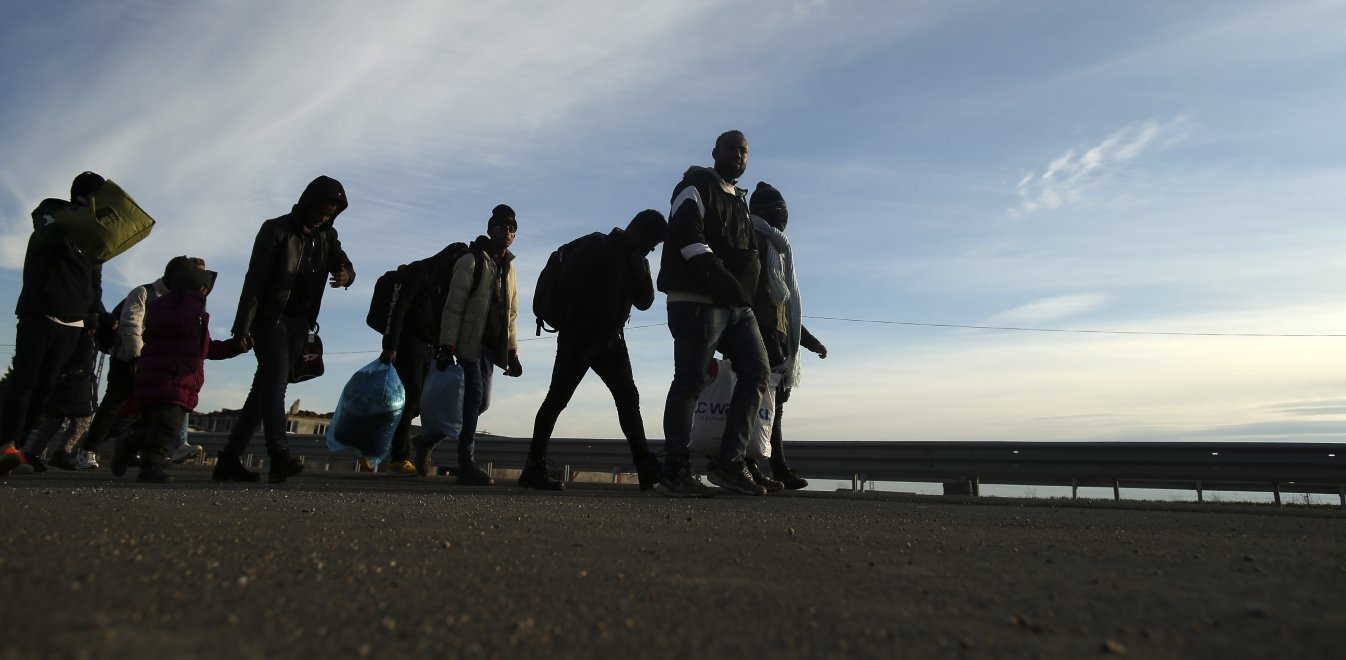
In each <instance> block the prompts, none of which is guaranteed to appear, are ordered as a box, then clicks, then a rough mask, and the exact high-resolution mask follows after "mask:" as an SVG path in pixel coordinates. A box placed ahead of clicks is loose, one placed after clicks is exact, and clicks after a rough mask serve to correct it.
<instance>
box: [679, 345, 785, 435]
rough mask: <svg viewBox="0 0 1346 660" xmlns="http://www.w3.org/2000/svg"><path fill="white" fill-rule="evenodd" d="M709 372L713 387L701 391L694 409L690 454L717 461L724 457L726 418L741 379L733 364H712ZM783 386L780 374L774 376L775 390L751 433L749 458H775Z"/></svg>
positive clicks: (771, 389)
mask: <svg viewBox="0 0 1346 660" xmlns="http://www.w3.org/2000/svg"><path fill="white" fill-rule="evenodd" d="M707 371H708V372H709V373H710V374H711V381H710V384H709V385H707V386H706V388H705V389H703V390H701V394H700V396H698V397H697V398H696V407H695V408H693V409H692V442H691V445H690V446H689V451H690V452H691V454H692V455H693V456H706V457H714V456H718V455H719V453H720V443H721V441H723V440H724V422H725V415H726V413H728V412H729V401H730V399H732V398H733V396H734V384H735V383H737V382H738V379H737V378H735V377H734V369H733V365H731V364H730V363H729V360H711V363H710V366H709V367H707ZM779 383H780V374H777V373H774V372H773V373H772V374H771V386H770V387H768V388H767V392H766V396H764V397H762V402H761V404H760V405H759V406H758V407H757V414H756V415H754V416H753V420H752V426H751V427H750V428H749V429H748V451H747V457H748V458H771V426H772V422H773V420H774V417H775V415H776V386H777V385H778V384H779Z"/></svg>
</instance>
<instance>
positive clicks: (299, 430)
mask: <svg viewBox="0 0 1346 660" xmlns="http://www.w3.org/2000/svg"><path fill="white" fill-rule="evenodd" d="M239 412H240V411H238V410H231V409H229V408H225V409H222V410H217V411H215V412H208V413H192V415H191V428H192V429H194V430H197V431H205V432H207V433H228V432H230V431H232V430H234V424H236V423H237V422H238V413H239ZM331 423H332V413H318V412H313V411H312V410H301V409H300V408H299V399H295V400H294V403H292V404H290V411H289V413H288V414H286V415H285V430H286V431H287V432H289V433H295V434H298V435H322V434H324V433H327V427H328V425H330V424H331ZM258 430H259V431H260V430H261V429H260V428H259V429H258Z"/></svg>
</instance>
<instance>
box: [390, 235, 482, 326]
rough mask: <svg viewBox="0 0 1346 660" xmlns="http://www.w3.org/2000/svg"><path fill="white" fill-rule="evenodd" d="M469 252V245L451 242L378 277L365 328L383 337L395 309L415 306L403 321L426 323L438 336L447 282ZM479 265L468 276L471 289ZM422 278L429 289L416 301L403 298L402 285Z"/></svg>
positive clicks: (476, 281) (476, 280)
mask: <svg viewBox="0 0 1346 660" xmlns="http://www.w3.org/2000/svg"><path fill="white" fill-rule="evenodd" d="M470 250H471V246H469V245H468V244H467V243H452V244H450V245H448V246H447V247H445V248H444V249H443V250H440V251H439V253H438V254H436V255H434V256H432V257H429V258H426V259H420V260H417V261H413V262H411V263H408V264H402V265H401V266H398V267H397V268H395V269H393V270H390V271H388V272H386V273H384V274H382V275H380V276H379V279H378V280H376V281H375V282H374V295H373V296H372V297H371V298H370V301H369V313H368V314H367V315H366V316H365V325H368V326H369V327H370V329H372V330H374V331H375V332H377V333H379V334H381V335H382V334H387V333H388V331H389V330H391V329H392V324H393V318H394V316H395V315H396V313H397V309H398V306H399V305H408V304H410V305H416V306H415V307H413V308H411V309H408V310H407V313H406V314H407V318H408V319H411V320H413V321H416V320H422V319H423V320H425V321H427V322H428V323H427V325H428V326H429V328H430V329H431V330H432V333H433V334H438V333H439V317H440V312H441V311H442V310H443V309H444V302H445V300H447V299H448V297H449V283H450V282H449V281H450V279H451V278H452V277H453V266H454V264H457V263H458V259H459V258H461V257H462V256H463V255H465V254H467V253H468V251H470ZM483 265H484V263H483V262H482V260H481V259H478V260H477V267H476V269H475V270H474V271H473V273H472V289H473V290H475V289H476V288H477V286H478V285H479V284H480V283H481V272H482V266H483ZM426 275H428V278H427V279H428V280H429V287H428V288H427V289H426V290H425V291H422V292H421V295H420V300H406V299H405V296H404V295H403V289H404V288H405V287H406V285H407V284H408V283H410V282H411V281H413V280H414V279H415V278H417V277H425V276H426ZM417 303H419V304H417ZM404 327H405V322H404Z"/></svg>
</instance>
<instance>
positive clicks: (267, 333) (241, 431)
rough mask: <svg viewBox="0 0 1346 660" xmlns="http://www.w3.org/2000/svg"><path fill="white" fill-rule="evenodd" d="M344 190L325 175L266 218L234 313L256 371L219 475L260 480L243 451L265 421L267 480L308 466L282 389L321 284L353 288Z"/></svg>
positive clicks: (310, 323) (236, 331)
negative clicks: (288, 423) (342, 227)
mask: <svg viewBox="0 0 1346 660" xmlns="http://www.w3.org/2000/svg"><path fill="white" fill-rule="evenodd" d="M346 206H347V202H346V190H345V189H344V188H343V187H342V186H341V183H340V182H338V181H337V180H336V179H333V178H330V177H326V176H320V177H318V178H316V179H314V180H313V181H312V182H311V183H309V184H308V187H307V188H305V189H304V193H303V194H302V195H300V196H299V202H298V203H297V204H295V205H294V207H293V208H292V209H291V210H290V212H289V213H287V214H285V215H282V216H280V217H279V218H272V219H271V220H267V221H266V222H264V223H262V228H261V229H260V230H259V231H258V232H257V240H256V241H255V242H254V243H253V247H252V257H251V259H249V261H248V274H247V275H246V276H244V278H243V292H242V293H241V294H240V295H239V298H238V314H237V315H236V316H235V318H234V327H233V335H234V342H235V343H237V344H238V347H239V348H240V349H241V350H247V349H248V348H253V349H255V351H256V354H257V372H256V375H254V376H253V380H252V389H251V390H249V391H248V399H247V401H246V402H244V404H243V409H242V410H241V411H240V412H239V415H238V421H237V422H236V423H235V424H234V428H233V431H231V432H230V434H229V441H228V443H227V444H226V445H225V447H224V451H221V452H220V454H219V459H218V461H217V462H216V463H215V472H214V475H213V476H214V478H215V479H216V480H217V481H257V480H258V479H259V477H258V475H257V473H256V472H252V471H250V470H248V469H247V468H245V467H243V463H242V461H241V457H242V455H243V452H244V451H246V450H247V448H248V441H249V440H251V438H252V434H253V433H254V432H256V430H257V425H258V424H261V425H262V429H263V432H264V433H265V435H266V450H267V454H269V455H270V457H271V470H270V474H269V475H268V480H269V481H270V482H271V483H279V482H282V481H285V479H286V478H288V477H292V476H294V475H296V474H299V473H300V472H302V471H303V469H304V466H303V464H302V463H301V462H300V461H299V459H298V458H296V457H294V456H292V455H291V454H290V450H289V445H288V444H287V442H286V438H285V388H286V385H287V384H288V382H289V374H290V368H291V367H292V366H293V365H294V361H295V360H297V359H298V358H299V354H300V352H301V351H302V350H303V346H304V340H305V338H306V337H307V335H308V332H309V330H310V329H312V328H313V327H315V325H316V324H317V322H318V309H319V308H320V307H321V305H322V293H323V284H324V282H326V281H327V279H328V276H330V277H331V286H332V288H337V287H349V286H350V285H351V283H352V282H354V281H355V268H354V266H352V265H351V262H350V259H348V258H346V253H345V252H344V251H342V249H341V241H340V240H338V239H337V231H336V229H335V228H333V227H332V224H333V223H334V222H335V220H336V217H337V215H339V214H340V213H341V212H342V211H344V210H345V209H346Z"/></svg>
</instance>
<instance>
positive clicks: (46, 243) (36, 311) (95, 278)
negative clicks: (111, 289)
mask: <svg viewBox="0 0 1346 660" xmlns="http://www.w3.org/2000/svg"><path fill="white" fill-rule="evenodd" d="M67 205H69V202H65V201H62V200H58V199H48V200H45V201H43V202H42V203H41V204H39V205H38V207H37V208H36V209H33V213H32V218H33V234H32V236H30V237H29V238H28V251H27V253H26V254H25V255H24V259H23V288H22V289H21V290H20V292H19V301H18V304H17V305H16V306H15V309H14V313H15V314H16V315H17V316H18V317H19V318H25V317H34V316H46V317H50V318H52V319H55V320H57V321H60V322H64V323H75V322H83V321H86V320H88V319H89V317H90V316H91V315H94V314H97V315H99V316H103V315H106V314H107V310H106V309H104V308H103V268H102V266H100V265H98V264H95V263H94V262H93V260H92V259H90V258H89V257H87V256H85V254H84V253H83V252H81V251H80V250H79V248H77V247H75V245H74V244H73V243H71V242H70V241H69V240H67V239H66V237H65V234H64V232H62V231H61V230H60V228H59V227H57V226H56V224H55V223H54V222H53V221H52V219H51V217H50V214H51V213H52V212H54V211H56V210H59V209H60V208H62V207H64V206H67Z"/></svg>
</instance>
